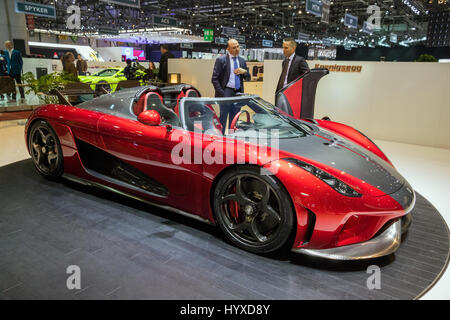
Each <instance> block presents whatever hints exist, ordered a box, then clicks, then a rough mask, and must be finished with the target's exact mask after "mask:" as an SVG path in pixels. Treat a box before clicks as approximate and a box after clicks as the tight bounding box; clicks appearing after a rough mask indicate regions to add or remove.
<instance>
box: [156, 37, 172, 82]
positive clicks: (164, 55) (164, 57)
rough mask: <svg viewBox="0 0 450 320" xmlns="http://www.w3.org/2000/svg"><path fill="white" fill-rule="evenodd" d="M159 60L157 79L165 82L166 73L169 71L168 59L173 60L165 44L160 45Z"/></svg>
mask: <svg viewBox="0 0 450 320" xmlns="http://www.w3.org/2000/svg"><path fill="white" fill-rule="evenodd" d="M160 50H161V59H160V60H159V73H158V78H159V80H161V81H162V82H167V72H168V69H169V59H171V58H175V57H174V55H173V54H171V53H170V52H169V46H168V45H167V44H163V45H161V49H160Z"/></svg>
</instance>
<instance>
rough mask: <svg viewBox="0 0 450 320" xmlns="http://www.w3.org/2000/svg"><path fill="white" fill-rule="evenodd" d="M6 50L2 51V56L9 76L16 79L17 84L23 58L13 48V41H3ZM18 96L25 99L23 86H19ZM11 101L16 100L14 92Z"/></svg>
mask: <svg viewBox="0 0 450 320" xmlns="http://www.w3.org/2000/svg"><path fill="white" fill-rule="evenodd" d="M5 47H6V50H5V51H4V56H5V57H6V61H7V63H8V73H9V76H10V77H11V78H13V79H14V80H16V83H17V84H22V67H23V60H22V54H21V53H20V51H19V50H16V49H14V46H13V43H12V42H11V41H9V40H8V41H5ZM19 92H20V97H21V99H22V100H25V94H24V90H23V87H19ZM12 101H16V93H15V92H14V93H13V95H12Z"/></svg>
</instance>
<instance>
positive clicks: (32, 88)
mask: <svg viewBox="0 0 450 320" xmlns="http://www.w3.org/2000/svg"><path fill="white" fill-rule="evenodd" d="M76 81H77V80H76V78H75V76H74V75H73V74H69V73H62V72H54V73H50V74H47V75H45V76H42V77H40V78H39V79H36V78H35V77H34V74H33V73H32V72H27V73H25V74H24V75H23V76H22V82H23V83H24V84H25V85H26V94H29V93H31V92H33V93H34V94H35V95H36V96H37V97H38V98H39V100H40V101H41V102H42V103H45V104H52V103H58V97H56V96H53V95H50V94H49V92H50V91H52V90H53V89H57V90H63V89H64V86H65V85H66V84H67V83H69V82H76Z"/></svg>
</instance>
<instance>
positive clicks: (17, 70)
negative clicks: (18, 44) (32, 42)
mask: <svg viewBox="0 0 450 320" xmlns="http://www.w3.org/2000/svg"><path fill="white" fill-rule="evenodd" d="M3 55H4V56H5V58H6V62H7V64H8V73H9V74H13V75H20V74H22V67H23V60H22V54H21V53H20V51H19V50H16V49H13V50H12V52H11V57H10V56H9V52H8V51H7V50H5V51H4V52H3Z"/></svg>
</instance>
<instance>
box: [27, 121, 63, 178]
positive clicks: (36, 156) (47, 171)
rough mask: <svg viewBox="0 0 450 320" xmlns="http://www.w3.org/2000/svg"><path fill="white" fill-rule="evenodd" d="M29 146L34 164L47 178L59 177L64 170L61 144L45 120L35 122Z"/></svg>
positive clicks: (29, 136) (29, 137)
mask: <svg viewBox="0 0 450 320" xmlns="http://www.w3.org/2000/svg"><path fill="white" fill-rule="evenodd" d="M28 148H29V150H30V155H31V158H32V159H33V163H34V166H35V167H36V169H37V170H38V172H39V173H40V174H41V175H43V176H44V177H46V178H49V179H57V178H59V177H60V176H61V175H62V174H63V171H64V166H63V155H62V150H61V144H60V142H59V139H58V137H57V135H56V133H55V131H54V130H53V129H52V128H51V126H50V125H49V124H48V123H47V122H46V121H44V120H39V121H37V122H35V123H34V124H33V125H32V127H31V128H30V134H29V135H28Z"/></svg>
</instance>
